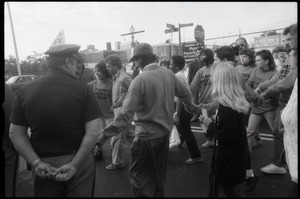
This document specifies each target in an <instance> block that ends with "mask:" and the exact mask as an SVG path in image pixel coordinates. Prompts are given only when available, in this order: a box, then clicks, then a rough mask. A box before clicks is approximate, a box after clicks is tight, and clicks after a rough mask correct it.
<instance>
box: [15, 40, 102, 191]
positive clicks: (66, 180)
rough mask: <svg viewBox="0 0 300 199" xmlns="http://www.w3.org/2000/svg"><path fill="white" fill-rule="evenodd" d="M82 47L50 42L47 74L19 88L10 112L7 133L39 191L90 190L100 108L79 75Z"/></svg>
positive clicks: (91, 187) (47, 52)
mask: <svg viewBox="0 0 300 199" xmlns="http://www.w3.org/2000/svg"><path fill="white" fill-rule="evenodd" d="M79 48H80V46H79V45H76V44H63V45H56V46H51V47H50V48H49V50H48V51H46V53H45V54H48V55H49V56H48V57H47V67H48V72H47V74H46V75H45V76H43V77H41V78H39V79H36V80H33V81H31V82H30V83H28V84H26V85H24V86H23V87H22V88H20V90H19V92H18V94H17V98H16V102H15V105H14V109H13V111H12V114H11V126H10V131H9V136H10V138H11V141H12V143H13V145H14V147H15V148H16V150H17V152H18V153H19V154H20V155H21V156H22V157H23V158H24V159H25V160H26V161H27V162H28V163H29V164H30V165H31V167H32V169H33V171H34V174H35V175H34V195H35V197H67V196H70V197H91V196H92V191H93V182H94V158H93V156H92V154H91V151H92V149H93V147H94V146H95V144H96V141H97V137H98V132H99V117H100V110H99V106H98V102H97V100H96V98H95V96H94V94H93V92H92V90H91V89H90V88H89V87H88V85H87V84H85V83H83V82H81V81H79V80H78V79H76V78H75V73H76V70H77V69H76V65H77V64H78V63H79V62H80V61H81V60H80V58H79V54H78V50H79ZM28 128H30V129H31V135H30V137H29V136H28V134H27V129H28Z"/></svg>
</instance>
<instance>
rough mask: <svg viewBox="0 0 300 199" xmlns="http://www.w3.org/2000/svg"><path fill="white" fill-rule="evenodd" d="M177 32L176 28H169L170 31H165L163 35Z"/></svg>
mask: <svg viewBox="0 0 300 199" xmlns="http://www.w3.org/2000/svg"><path fill="white" fill-rule="evenodd" d="M177 31H178V28H174V29H173V28H171V29H166V30H165V33H171V32H177Z"/></svg>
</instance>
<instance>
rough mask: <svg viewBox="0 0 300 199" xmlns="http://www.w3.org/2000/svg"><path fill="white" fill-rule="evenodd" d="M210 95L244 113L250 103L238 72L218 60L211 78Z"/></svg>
mask: <svg viewBox="0 0 300 199" xmlns="http://www.w3.org/2000/svg"><path fill="white" fill-rule="evenodd" d="M212 97H213V98H216V99H217V100H218V101H219V103H220V104H222V105H223V106H226V107H230V108H232V109H233V110H236V111H237V112H239V113H244V114H246V113H247V112H248V110H249V106H250V104H249V103H248V102H247V100H246V98H245V91H244V90H243V88H242V86H241V82H240V78H239V74H238V72H237V71H236V70H235V68H234V67H233V66H232V65H231V64H229V63H226V62H219V63H218V65H217V66H216V68H215V70H214V73H213V78H212Z"/></svg>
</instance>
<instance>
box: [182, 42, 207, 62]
mask: <svg viewBox="0 0 300 199" xmlns="http://www.w3.org/2000/svg"><path fill="white" fill-rule="evenodd" d="M199 47H200V48H202V49H203V48H204V42H203V43H202V44H200V43H198V42H196V41H194V42H185V43H183V44H182V52H183V57H184V59H185V62H186V63H187V64H189V63H191V62H192V61H193V60H194V59H196V51H197V49H198V48H199Z"/></svg>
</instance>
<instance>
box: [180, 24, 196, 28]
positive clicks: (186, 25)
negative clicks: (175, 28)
mask: <svg viewBox="0 0 300 199" xmlns="http://www.w3.org/2000/svg"><path fill="white" fill-rule="evenodd" d="M193 25H194V24H193V23H186V24H179V26H180V27H188V26H193Z"/></svg>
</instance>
